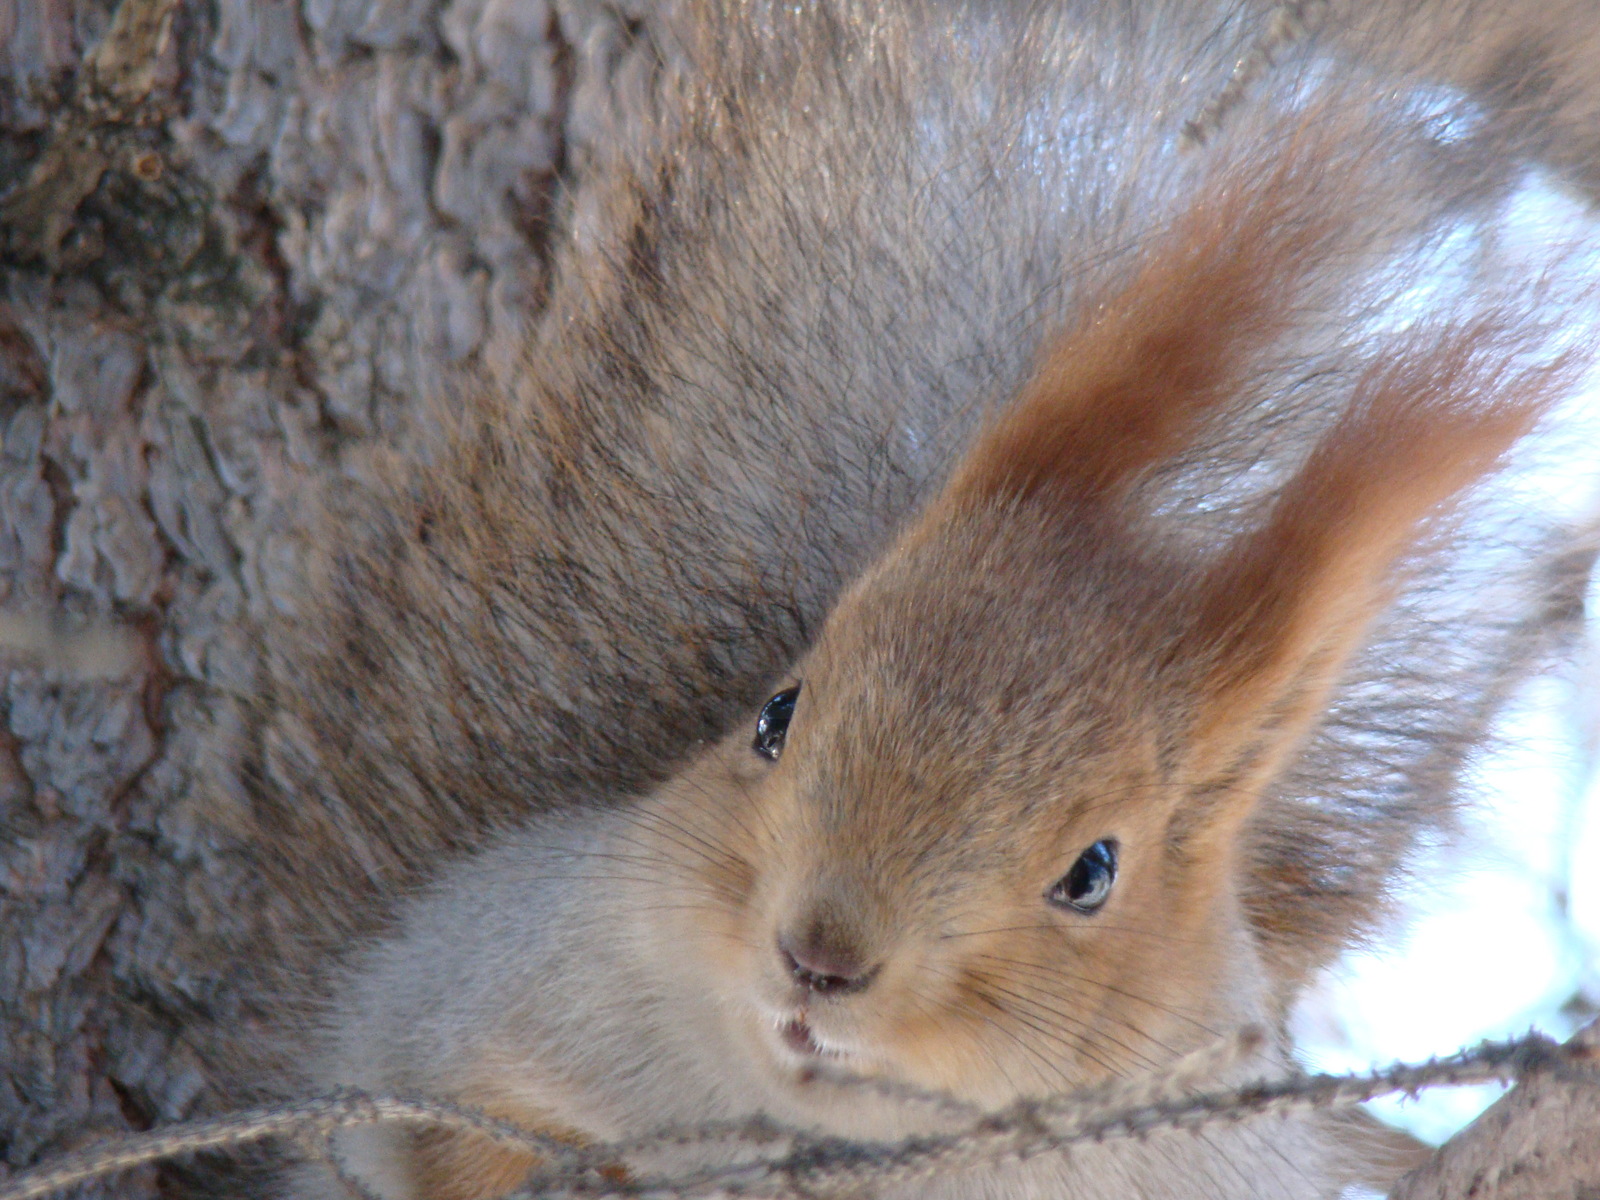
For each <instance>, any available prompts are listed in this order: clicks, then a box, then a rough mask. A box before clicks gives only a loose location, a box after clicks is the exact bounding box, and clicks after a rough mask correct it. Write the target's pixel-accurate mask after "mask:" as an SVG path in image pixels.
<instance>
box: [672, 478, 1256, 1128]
mask: <svg viewBox="0 0 1600 1200" xmlns="http://www.w3.org/2000/svg"><path fill="white" fill-rule="evenodd" d="M1017 509H1018V506H1016V505H992V506H987V507H986V508H983V509H979V510H975V511H973V512H970V513H968V514H964V515H963V516H962V517H961V518H959V519H957V520H955V521H953V522H950V523H948V524H947V525H946V526H945V528H944V530H943V531H942V534H941V536H940V537H939V538H937V539H924V540H922V541H921V542H920V543H919V542H917V541H916V540H913V542H912V543H911V544H910V545H908V546H905V547H902V549H901V550H900V551H899V552H897V553H896V554H894V555H893V556H891V557H890V558H889V559H887V560H886V561H884V562H883V563H881V564H880V565H879V567H878V568H877V569H876V570H874V571H873V572H872V573H871V574H870V575H868V576H867V577H866V578H865V579H863V580H862V581H861V582H860V583H859V584H858V585H857V586H856V587H855V588H854V589H853V590H852V591H851V593H850V594H849V595H848V596H847V597H846V598H845V599H844V600H843V602H842V603H841V604H840V605H839V607H838V608H837V609H836V611H835V613H834V615H833V617H832V618H831V619H830V621H829V622H828V624H827V626H826V627H825V628H824V630H823V632H822V634H821V636H820V637H819V639H818V642H817V644H816V646H815V649H814V651H813V652H812V654H811V655H810V656H809V657H808V658H807V660H806V661H805V662H804V663H803V664H802V665H801V666H800V668H799V672H800V676H801V680H802V681H801V682H800V683H799V684H798V685H797V687H798V694H795V689H794V688H789V689H785V691H784V692H781V693H779V697H778V698H777V699H778V703H777V704H776V705H769V708H768V711H766V712H765V713H764V714H763V721H762V723H761V725H760V728H759V738H758V744H757V745H755V746H752V745H751V744H750V731H749V730H741V731H739V732H738V733H737V734H736V735H734V737H733V738H732V739H730V745H729V746H728V747H727V748H726V750H725V751H724V753H727V754H728V755H730V756H734V757H735V759H736V760H737V759H738V758H740V757H742V758H743V760H744V761H743V762H742V763H737V766H736V769H737V770H738V773H739V777H740V784H739V786H737V787H730V788H719V789H715V791H716V792H717V793H718V794H719V795H720V796H721V797H723V798H724V800H723V802H724V803H725V804H726V805H727V808H726V810H725V811H722V812H719V813H718V814H717V815H716V816H715V817H713V818H712V820H710V821H709V822H708V821H706V820H705V817H706V812H705V807H704V793H700V794H699V798H698V799H697V798H696V796H695V794H694V793H693V792H686V793H685V794H684V799H685V801H686V804H687V808H686V810H685V811H684V812H682V813H680V814H678V815H676V816H674V817H673V821H674V822H675V823H678V824H680V825H684V824H687V823H689V822H691V821H692V822H693V825H692V828H693V830H694V834H693V836H694V838H695V839H696V840H697V841H701V840H705V841H710V840H714V841H715V842H716V843H717V844H718V845H719V846H720V847H721V848H722V851H723V853H722V854H720V855H718V856H707V857H694V862H695V864H696V867H697V868H698V871H697V873H698V875H699V878H697V879H696V881H695V883H694V885H693V888H694V890H695V891H696V892H698V893H701V894H708V893H712V892H716V893H717V894H719V895H720V896H721V897H722V903H723V905H724V906H725V907H724V909H723V913H722V916H721V920H720V921H719V922H718V925H719V928H720V930H721V935H720V937H719V938H718V939H717V949H716V950H715V951H714V953H713V955H712V958H713V959H714V961H715V962H716V964H717V965H716V967H715V968H713V969H714V970H715V972H716V974H717V976H718V978H717V980H716V984H715V991H716V994H717V995H718V997H719V999H720V1001H721V1003H722V1005H723V1006H724V1008H725V1009H726V1010H727V1011H728V1012H729V1013H731V1014H733V1019H734V1020H735V1021H736V1022H742V1023H744V1024H746V1025H748V1026H749V1027H750V1029H749V1030H748V1031H747V1036H749V1037H750V1038H751V1040H752V1042H753V1043H754V1044H753V1048H752V1052H753V1053H754V1054H755V1055H756V1056H757V1057H758V1058H760V1059H763V1060H764V1061H766V1062H767V1063H769V1064H770V1065H771V1066H772V1067H773V1068H774V1069H775V1070H776V1071H777V1072H779V1074H780V1075H785V1076H787V1077H789V1078H791V1079H798V1078H801V1077H803V1076H804V1074H805V1072H806V1070H807V1068H808V1067H810V1066H813V1065H815V1064H817V1063H819V1062H821V1063H826V1064H829V1065H832V1066H834V1067H837V1068H838V1069H841V1070H845V1071H849V1072H851V1073H858V1074H867V1075H883V1076H886V1077H888V1078H892V1079H894V1080H897V1081H899V1082H904V1083H909V1084H913V1085H915V1086H918V1087H923V1088H929V1089H938V1090H944V1091H949V1092H952V1093H954V1094H956V1095H959V1096H961V1097H963V1098H966V1099H970V1100H973V1101H975V1102H979V1103H984V1104H999V1103H1003V1102H1005V1101H1006V1100H1009V1099H1013V1098H1015V1097H1016V1096H1018V1095H1021V1094H1043V1093H1048V1092H1052V1091H1058V1090H1062V1089H1066V1088H1070V1087H1074V1086H1079V1085H1082V1084H1084V1083H1087V1082H1092V1081H1094V1080H1096V1079H1100V1078H1104V1077H1107V1076H1111V1075H1124V1074H1136V1073H1138V1072H1140V1071H1142V1070H1149V1069H1152V1068H1154V1067H1155V1066H1156V1065H1157V1064H1159V1063H1161V1062H1163V1061H1167V1060H1170V1059H1171V1057H1172V1056H1173V1055H1174V1054H1175V1053H1180V1052H1182V1051H1183V1050H1184V1049H1187V1048H1191V1047H1192V1046H1194V1045H1196V1044H1199V1043H1202V1042H1204V1041H1207V1040H1209V1039H1210V1038H1211V1037H1212V1036H1214V1031H1217V1030H1220V1029H1223V1028H1227V1027H1231V1026H1237V1025H1238V1024H1239V1023H1240V1022H1242V1021H1244V1020H1248V1019H1251V1018H1252V1017H1255V1016H1257V1015H1259V1006H1260V997H1259V994H1258V992H1259V988H1258V987H1257V986H1256V985H1255V984H1254V983H1253V982H1252V981H1253V980H1255V979H1256V977H1258V976H1259V974H1260V971H1259V967H1258V966H1256V965H1255V964H1254V963H1253V959H1252V952H1251V949H1250V945H1249V941H1248V938H1247V937H1246V936H1245V933H1244V925H1243V920H1242V917H1241V916H1240V914H1239V906H1238V903H1237V899H1236V896H1235V894H1234V892H1235V888H1234V884H1233V880H1234V878H1235V874H1236V871H1237V865H1236V863H1234V862H1233V861H1232V859H1231V855H1230V854H1229V853H1228V849H1229V847H1230V846H1231V842H1230V841H1229V840H1228V839H1225V838H1218V837H1215V836H1212V835H1213V834H1214V833H1215V831H1213V830H1211V829H1208V828H1205V827H1204V823H1203V822H1202V823H1198V824H1197V823H1195V822H1193V821H1192V820H1191V821H1190V822H1188V824H1187V825H1185V822H1184V821H1183V820H1182V819H1181V818H1182V817H1183V816H1184V815H1185V814H1187V815H1188V816H1190V817H1192V816H1193V808H1194V806H1195V799H1194V797H1192V796H1190V795H1189V794H1188V791H1187V789H1186V781H1185V772H1184V762H1183V744H1182V742H1183V739H1182V735H1181V730H1182V729H1183V728H1184V726H1185V724H1186V723H1187V722H1188V721H1189V719H1190V713H1189V711H1188V710H1189V709H1190V708H1191V706H1190V705H1188V704H1187V702H1186V701H1185V699H1184V697H1183V695H1182V690H1181V689H1182V679H1181V676H1182V672H1181V670H1174V669H1171V668H1165V669H1164V668H1163V666H1162V663H1161V656H1162V651H1163V630H1164V629H1165V628H1167V622H1166V621H1161V620H1146V621H1143V622H1141V621H1139V620H1133V619H1130V614H1138V613H1158V612H1161V611H1162V609H1163V607H1164V606H1165V607H1167V608H1170V607H1171V605H1172V604H1174V603H1175V602H1177V599H1178V597H1181V592H1179V593H1178V596H1177V597H1175V596H1173V595H1170V594H1169V595H1163V594H1162V593H1172V592H1174V590H1175V589H1176V587H1177V585H1178V584H1179V583H1180V582H1181V581H1180V580H1178V579H1173V578H1167V577H1166V576H1167V574H1168V573H1169V572H1168V571H1164V570H1162V569H1161V568H1160V566H1159V564H1157V563H1155V562H1145V563H1134V562H1130V561H1127V560H1126V558H1125V556H1123V555H1121V554H1120V553H1117V552H1113V551H1112V550H1111V549H1110V548H1108V547H1107V546H1106V545H1104V544H1103V543H1102V544H1101V545H1098V546H1097V545H1095V544H1094V542H1095V538H1094V537H1093V535H1092V534H1085V533H1084V532H1083V531H1081V530H1075V529H1074V528H1073V527H1072V526H1070V525H1066V526H1062V527H1060V528H1054V529H1052V528H1051V527H1050V526H1049V525H1045V524H1042V523H1040V522H1038V521H1034V520H1029V519H1027V516H1026V514H1020V513H1019V512H1018V511H1017ZM1019 517H1021V518H1022V519H1019ZM1053 524H1055V523H1053ZM1091 564H1093V567H1092V569H1091V568H1090V565H1091ZM934 594H936V595H938V597H939V603H938V604H937V605H931V606H930V605H929V604H928V603H927V598H928V597H929V596H930V595H934ZM1164 675H1165V676H1167V677H1168V679H1167V681H1166V683H1165V684H1164V683H1163V676H1164ZM790 697H792V701H790ZM786 702H792V705H793V711H792V716H789V715H788V714H786V713H784V712H783V711H782V710H783V709H784V708H785V707H786V706H787V704H786ZM774 710H776V711H774ZM785 718H787V719H786V720H785ZM696 790H698V789H696ZM1218 816H1219V819H1221V817H1222V814H1220V813H1219V814H1218Z"/></svg>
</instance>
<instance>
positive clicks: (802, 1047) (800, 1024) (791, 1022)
mask: <svg viewBox="0 0 1600 1200" xmlns="http://www.w3.org/2000/svg"><path fill="white" fill-rule="evenodd" d="M778 1040H779V1041H780V1042H782V1043H783V1045H784V1046H785V1048H787V1049H788V1050H790V1051H792V1052H793V1053H795V1054H798V1055H801V1056H803V1057H805V1058H838V1057H840V1053H839V1051H837V1050H834V1049H831V1048H829V1047H827V1046H824V1045H823V1044H822V1043H821V1042H819V1041H817V1039H816V1037H815V1035H814V1034H813V1033H812V1032H811V1026H810V1025H808V1024H806V1020H805V1018H804V1017H790V1018H789V1019H788V1020H787V1021H783V1022H781V1023H780V1024H779V1025H778Z"/></svg>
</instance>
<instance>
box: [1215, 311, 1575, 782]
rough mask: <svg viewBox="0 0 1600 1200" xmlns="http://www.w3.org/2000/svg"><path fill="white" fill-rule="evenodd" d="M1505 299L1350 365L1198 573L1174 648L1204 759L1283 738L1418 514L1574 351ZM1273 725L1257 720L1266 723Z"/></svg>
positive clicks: (1324, 677) (1288, 741)
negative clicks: (1258, 514)
mask: <svg viewBox="0 0 1600 1200" xmlns="http://www.w3.org/2000/svg"><path fill="white" fill-rule="evenodd" d="M1544 333H1545V331H1543V330H1541V329H1539V328H1537V327H1536V326H1535V325H1534V323H1533V322H1532V321H1530V320H1529V319H1528V317H1527V315H1526V314H1524V313H1519V312H1516V311H1515V310H1510V309H1508V310H1506V311H1502V312H1499V313H1495V314H1491V315H1490V316H1486V317H1482V318H1479V319H1478V320H1476V321H1473V322H1470V323H1467V324H1464V325H1461V326H1457V327H1455V328H1450V329H1444V330H1439V329H1437V328H1435V329H1431V330H1428V331H1426V332H1423V333H1413V334H1412V335H1410V336H1408V337H1407V338H1406V339H1405V340H1404V343H1403V344H1402V345H1400V346H1398V347H1396V348H1394V350H1393V351H1392V352H1391V354H1390V355H1388V356H1387V357H1386V359H1385V360H1384V361H1383V362H1381V363H1380V364H1378V365H1376V366H1374V367H1373V368H1372V369H1370V370H1369V371H1368V372H1367V373H1366V375H1365V377H1364V378H1363V379H1362V380H1361V382H1360V384H1359V386H1358V388H1357V392H1356V396H1355V398H1354V400H1353V401H1352V403H1351V406H1350V407H1349V409H1348V410H1347V411H1346V412H1345V414H1344V415H1343V416H1342V418H1341V419H1340V420H1339V421H1338V422H1337V423H1335V425H1334V426H1333V428H1332V429H1330V430H1329V431H1328V433H1327V434H1326V435H1324V437H1323V438H1322V440H1321V441H1320V442H1319V443H1318V444H1317V446H1316V447H1315V448H1314V449H1313V451H1312V453H1311V455H1310V456H1309V457H1308V459H1307V460H1306V462H1305V464H1304V465H1303V466H1302V467H1301V469H1300V470H1299V471H1298V472H1297V473H1296V474H1295V476H1294V477H1293V478H1292V479H1291V480H1290V481H1289V483H1288V484H1287V485H1286V486H1285V488H1284V490H1283V492H1282V493H1281V495H1280V496H1279V498H1278V500H1277V502H1276V503H1275V504H1274V506H1273V508H1272V511H1271V513H1270V515H1269V516H1268V518H1267V520H1266V521H1265V522H1264V523H1263V524H1262V525H1261V526H1260V527H1259V528H1257V529H1255V530H1253V531H1251V532H1249V533H1246V534H1243V535H1241V536H1240V537H1239V538H1237V539H1236V540H1235V541H1234V543H1233V544H1232V545H1230V546H1229V547H1228V548H1227V549H1226V550H1225V551H1224V552H1223V553H1222V554H1221V556H1220V557H1219V558H1218V559H1217V561H1216V562H1215V563H1214V565H1213V566H1212V567H1211V569H1210V570H1209V571H1207V572H1206V573H1205V575H1204V576H1203V578H1202V580H1201V582H1200V584H1199V587H1198V589H1197V601H1198V605H1197V609H1196V617H1195V620H1194V623H1193V625H1192V626H1191V628H1190V633H1189V635H1188V637H1187V639H1186V650H1185V651H1184V652H1185V653H1187V654H1188V655H1190V656H1191V657H1192V658H1193V659H1194V660H1197V661H1199V662H1200V663H1202V664H1204V672H1203V673H1204V675H1205V678H1206V681H1207V682H1206V683H1205V685H1204V688H1203V692H1204V695H1203V696H1202V701H1201V702H1202V706H1203V707H1202V713H1201V720H1200V726H1199V728H1198V730H1197V736H1199V737H1200V738H1201V740H1202V741H1204V740H1206V739H1208V738H1209V739H1211V740H1213V741H1215V742H1217V743H1219V744H1217V745H1215V746H1213V747H1212V748H1211V751H1210V752H1209V753H1206V752H1204V750H1203V752H1202V757H1208V758H1210V759H1211V760H1212V761H1213V762H1216V761H1219V760H1220V759H1225V758H1227V757H1228V755H1229V754H1232V753H1235V752H1236V751H1237V748H1238V746H1239V745H1240V744H1242V743H1251V744H1253V745H1254V746H1255V749H1256V751H1257V752H1258V753H1259V754H1261V755H1262V757H1263V758H1265V759H1271V758H1272V757H1273V753H1272V751H1273V748H1274V747H1275V746H1276V747H1278V748H1279V749H1280V750H1282V749H1287V748H1288V746H1290V745H1292V744H1293V742H1294V741H1295V740H1296V739H1297V738H1298V737H1299V735H1300V733H1301V731H1303V729H1304V728H1305V727H1306V725H1307V724H1308V722H1309V720H1310V718H1311V716H1312V715H1313V713H1314V712H1315V711H1317V710H1319V709H1320V707H1321V705H1322V703H1323V700H1324V698H1325V696H1326V695H1327V692H1328V689H1329V688H1330V687H1331V686H1332V684H1333V683H1334V681H1335V680H1336V679H1337V677H1338V674H1339V672H1340V671H1341V670H1342V668H1343V666H1344V663H1345V661H1346V659H1347V658H1348V656H1349V654H1350V652H1351V651H1352V649H1353V648H1354V646H1355V644H1356V642H1357V640H1358V639H1359V637H1360V636H1361V634H1362V632H1363V631H1364V629H1365V628H1366V626H1367V624H1368V622H1369V621H1370V620H1371V619H1372V617H1373V615H1374V614H1375V613H1376V611H1377V610H1378V608H1379V607H1381V605H1382V603H1383V602H1384V599H1385V597H1386V594H1387V588H1386V581H1387V579H1388V577H1389V575H1390V573H1391V570H1392V568H1393V566H1394V565H1395V563H1396V562H1397V560H1399V559H1401V558H1403V557H1404V556H1405V555H1406V554H1407V553H1408V552H1410V551H1411V550H1412V549H1413V547H1414V546H1415V545H1416V543H1417V541H1418V539H1419V538H1420V536H1421V535H1422V533H1423V531H1424V528H1425V526H1426V524H1427V522H1428V520H1429V518H1430V517H1431V516H1433V515H1434V514H1436V513H1438V512H1439V510H1440V508H1441V506H1444V505H1447V504H1448V503H1449V502H1450V501H1451V500H1452V498H1454V497H1456V496H1457V495H1459V494H1460V493H1461V491H1462V490H1463V489H1465V488H1467V487H1468V486H1469V485H1471V484H1472V483H1474V482H1475V481H1477V480H1478V479H1480V478H1481V477H1482V476H1483V475H1485V474H1486V473H1487V472H1489V471H1491V470H1492V469H1493V468H1494V467H1495V466H1496V464H1497V463H1498V462H1499V460H1500V458H1501V457H1502V455H1504V453H1505V452H1506V450H1507V449H1509V448H1510V446H1511V445H1512V443H1514V442H1515V441H1516V440H1517V439H1518V438H1520V437H1521V436H1522V435H1523V434H1525V433H1527V432H1528V431H1529V430H1530V429H1531V428H1532V427H1533V425H1534V424H1535V423H1536V422H1537V421H1538V419H1539V418H1540V417H1541V416H1542V415H1543V414H1544V413H1545V411H1547V410H1548V408H1549V407H1550V406H1551V405H1552V404H1553V403H1554V402H1555V401H1556V400H1557V399H1558V398H1559V397H1560V396H1561V395H1562V394H1563V393H1565V392H1566V391H1567V390H1568V389H1569V388H1570V387H1571V386H1572V384H1573V383H1574V382H1575V381H1576V377H1577V375H1578V372H1579V370H1580V369H1581V367H1582V366H1583V364H1584V361H1585V359H1584V356H1583V355H1580V354H1579V353H1577V352H1576V351H1569V352H1567V353H1565V354H1561V355H1556V356H1553V357H1552V356H1550V355H1548V354H1547V355H1545V356H1544V357H1543V359H1542V361H1539V360H1538V359H1537V352H1538V351H1539V350H1540V347H1541V345H1542V342H1543V336H1544ZM1269 723H1270V724H1271V725H1272V728H1273V733H1272V736H1271V737H1267V738H1265V739H1264V740H1262V739H1261V735H1262V734H1263V731H1264V729H1265V727H1266V725H1268V724H1269Z"/></svg>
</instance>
